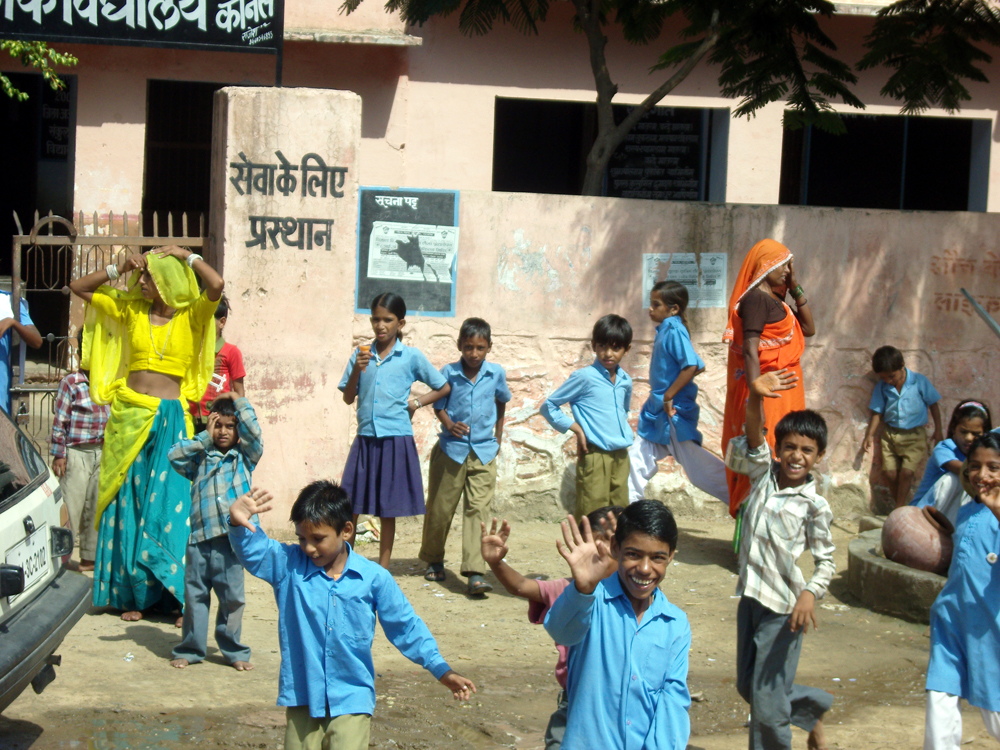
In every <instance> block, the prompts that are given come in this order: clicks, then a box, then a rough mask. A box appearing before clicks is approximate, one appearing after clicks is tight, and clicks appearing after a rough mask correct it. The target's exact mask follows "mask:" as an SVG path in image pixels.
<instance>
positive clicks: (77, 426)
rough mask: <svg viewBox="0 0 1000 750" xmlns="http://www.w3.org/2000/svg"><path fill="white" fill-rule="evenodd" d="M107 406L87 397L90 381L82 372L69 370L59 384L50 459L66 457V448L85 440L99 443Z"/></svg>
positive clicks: (102, 433) (82, 443) (102, 437)
mask: <svg viewBox="0 0 1000 750" xmlns="http://www.w3.org/2000/svg"><path fill="white" fill-rule="evenodd" d="M110 414H111V407H110V406H107V405H104V406H99V405H98V404H95V403H94V402H93V401H92V400H91V398H90V381H89V380H87V376H86V375H84V374H83V373H82V372H79V371H77V372H71V373H70V374H69V375H67V376H66V377H64V378H63V379H62V380H61V381H60V383H59V390H58V391H57V392H56V403H55V416H54V417H53V418H52V450H51V454H52V458H54V459H55V458H66V449H67V448H72V447H73V446H74V445H84V444H86V443H103V442H104V426H105V425H106V424H107V422H108V416H109V415H110Z"/></svg>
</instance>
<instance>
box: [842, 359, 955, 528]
mask: <svg viewBox="0 0 1000 750" xmlns="http://www.w3.org/2000/svg"><path fill="white" fill-rule="evenodd" d="M872 369H873V370H874V371H875V374H876V375H878V376H879V380H880V381H881V382H879V383H876V384H875V390H873V391H872V400H871V403H869V404H868V408H869V409H871V412H872V415H871V420H870V421H869V423H868V431H867V432H866V433H865V440H864V442H863V443H862V446H861V449H862V450H863V451H864V452H865V453H867V452H868V450H869V449H870V448H871V447H872V441H873V440H874V438H875V432H876V431H877V430H878V428H879V425H881V424H882V423H883V422H885V428H884V429H883V430H882V438H881V443H882V470H883V471H884V472H885V478H886V479H887V480H888V482H889V489H890V491H891V492H892V499H893V501H894V502H895V503H896V507H897V508H901V507H903V506H904V505H906V503H907V502H908V500H909V495H910V486H911V485H912V484H913V474H914V472H916V470H917V466H919V465H920V462H921V461H923V460H924V459H925V458H927V451H928V447H927V430H926V429H925V428H926V425H927V411H928V409H929V410H930V413H931V417H932V418H933V419H934V435H933V437H932V438H931V440H932V441H933V444H934V445H937V444H938V443H940V442H941V440H942V439H943V435H942V433H941V409H940V407H939V406H938V402H939V401H940V400H941V396H940V394H939V393H938V392H937V390H936V389H935V388H934V386H933V385H931V381H929V380H928V379H927V378H925V377H924V376H923V375H921V374H920V373H919V372H913V370H911V369H909V368H908V367H907V366H906V363H905V361H904V360H903V353H902V352H901V351H899V349H896V348H895V347H892V346H882V347H879V348H878V349H876V350H875V353H874V354H873V355H872Z"/></svg>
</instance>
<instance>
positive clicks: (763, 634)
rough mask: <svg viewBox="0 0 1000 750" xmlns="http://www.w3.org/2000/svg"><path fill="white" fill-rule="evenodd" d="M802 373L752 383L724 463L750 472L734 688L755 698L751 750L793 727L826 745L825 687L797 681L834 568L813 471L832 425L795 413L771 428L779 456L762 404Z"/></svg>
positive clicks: (784, 747)
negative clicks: (802, 562)
mask: <svg viewBox="0 0 1000 750" xmlns="http://www.w3.org/2000/svg"><path fill="white" fill-rule="evenodd" d="M797 380H798V377H797V376H796V375H793V374H791V373H787V372H786V371H785V370H778V371H777V372H771V373H766V374H764V375H761V376H760V377H759V378H757V379H756V380H754V381H753V382H752V383H751V384H750V396H749V399H748V401H747V412H746V434H745V436H741V437H738V438H734V439H733V440H731V441H730V443H729V448H728V450H727V451H726V465H727V466H728V467H729V468H730V469H732V470H733V471H735V472H738V473H741V474H746V475H748V476H749V477H750V482H751V488H750V495H749V496H748V497H747V500H746V502H745V503H744V506H743V520H742V527H741V537H740V555H739V571H740V574H739V580H738V582H737V585H736V593H737V594H738V595H739V596H740V603H739V607H738V609H737V612H736V689H737V690H738V691H739V693H740V695H741V696H743V698H744V700H746V701H747V703H749V704H750V717H751V718H750V745H749V747H750V750H791V747H792V730H791V725H792V724H794V725H795V726H797V727H799V728H800V729H804V730H806V731H807V732H809V740H808V746H809V748H810V750H823V749H824V748H825V747H826V743H825V737H824V734H823V722H822V718H823V714H825V713H826V712H827V711H828V710H829V708H830V706H831V705H832V704H833V696H832V695H830V694H829V693H827V692H825V691H823V690H819V689H818V688H810V687H805V686H802V685H795V684H793V682H794V679H795V670H796V668H797V667H798V662H799V653H800V652H801V649H802V636H803V634H804V633H805V632H806V631H807V630H808V628H809V623H810V622H811V623H812V624H813V626H814V627H818V626H817V623H816V611H815V603H816V600H817V599H820V598H822V597H823V595H824V594H825V593H826V590H827V587H828V586H829V585H830V579H831V578H832V577H833V574H834V572H835V571H836V566H835V565H834V562H833V551H834V546H833V536H832V534H831V532H830V524H831V523H832V521H833V513H832V512H831V511H830V506H829V504H828V503H827V502H826V500H825V499H824V498H823V497H821V496H820V495H819V494H818V493H817V492H816V480H815V479H814V478H813V475H812V473H811V472H812V469H813V466H815V464H816V462H817V461H819V459H820V458H822V456H823V451H824V450H826V439H827V432H826V422H825V421H824V420H823V417H821V416H820V415H819V414H817V413H816V412H814V411H809V410H803V411H793V412H790V413H789V414H786V415H785V416H784V417H783V418H782V419H781V421H780V422H778V424H777V426H776V427H775V428H774V444H775V446H776V447H777V452H778V460H777V461H774V460H772V458H771V450H770V448H768V445H767V443H766V442H765V440H764V417H763V400H764V399H765V398H778V395H777V392H778V391H782V390H788V389H790V388H793V387H794V383H795V382H796V381H797ZM807 545H808V547H809V550H810V551H811V552H812V556H813V560H814V562H815V569H814V572H813V575H812V577H811V578H810V579H809V581H808V583H807V582H806V580H805V578H804V577H803V575H802V571H801V570H799V567H798V565H797V564H796V560H798V558H799V555H801V554H802V552H803V550H804V549H805V547H806V546H807Z"/></svg>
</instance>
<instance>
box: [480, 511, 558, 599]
mask: <svg viewBox="0 0 1000 750" xmlns="http://www.w3.org/2000/svg"><path fill="white" fill-rule="evenodd" d="M480 526H481V527H482V531H483V536H482V542H481V545H482V549H481V551H482V553H483V560H485V561H486V564H487V565H489V566H490V570H491V571H493V575H494V576H496V579H497V580H498V581H500V585H501V586H503V587H504V588H505V589H506V590H507V593H508V594H511V595H512V596H517V597H520V598H521V599H527V600H528V601H530V602H537V603H538V604H545V601H544V600H543V599H542V590H541V588H540V587H539V585H538V581H535V580H532V579H531V578H525V577H524V576H523V575H521V574H520V573H518V572H517V571H516V570H514V569H513V568H512V567H510V566H509V565H508V564H507V563H505V562H504V561H503V559H504V557H506V556H507V551H508V547H507V538H508V537H509V536H510V524H509V523H507V521H506V520H504V522H503V524H501V526H500V529H499V530H497V519H495V518H494V519H493V524H492V525H491V526H490V530H489V532H488V533H487V531H486V524H485V523H481V524H480Z"/></svg>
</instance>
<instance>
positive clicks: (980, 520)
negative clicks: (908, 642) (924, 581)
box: [924, 432, 1000, 750]
mask: <svg viewBox="0 0 1000 750" xmlns="http://www.w3.org/2000/svg"><path fill="white" fill-rule="evenodd" d="M967 466H968V469H967V470H968V478H969V484H970V485H971V489H973V490H974V491H975V493H976V498H975V502H971V503H968V504H967V505H965V506H963V507H962V509H961V510H960V511H959V513H958V523H957V524H956V528H955V535H954V540H955V552H954V554H953V556H952V559H951V568H950V570H949V571H948V582H947V583H946V584H945V586H944V588H943V589H942V590H941V593H940V594H939V595H938V598H937V600H936V601H935V602H934V606H933V607H931V657H930V666H929V667H928V668H927V714H926V724H925V731H924V750H958V748H959V747H960V746H961V744H962V714H961V709H960V706H959V701H960V699H962V698H964V699H965V700H966V701H968V702H969V704H971V705H973V706H976V707H977V708H978V709H979V710H980V712H981V713H982V716H983V723H984V724H985V725H986V731H987V732H989V733H990V735H992V737H993V738H994V739H996V740H997V741H1000V562H998V557H997V555H998V554H1000V521H998V519H1000V435H996V434H995V433H991V432H988V433H986V434H985V435H982V436H981V437H978V438H976V440H975V441H974V442H973V443H972V446H971V447H970V449H969V459H968V463H967Z"/></svg>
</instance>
